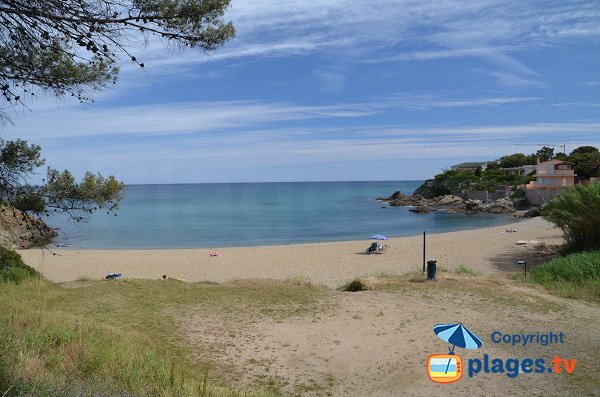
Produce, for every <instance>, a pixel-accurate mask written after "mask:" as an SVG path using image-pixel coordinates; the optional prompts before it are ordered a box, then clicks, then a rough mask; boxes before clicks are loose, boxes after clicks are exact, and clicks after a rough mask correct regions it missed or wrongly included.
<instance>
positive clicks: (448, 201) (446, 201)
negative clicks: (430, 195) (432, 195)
mask: <svg viewBox="0 0 600 397" xmlns="http://www.w3.org/2000/svg"><path fill="white" fill-rule="evenodd" d="M463 202H464V200H463V199H461V198H460V197H458V196H453V195H451V194H449V195H446V196H442V197H441V198H439V199H437V203H438V204H439V205H457V204H462V203H463Z"/></svg>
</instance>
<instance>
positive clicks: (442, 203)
mask: <svg viewBox="0 0 600 397" xmlns="http://www.w3.org/2000/svg"><path fill="white" fill-rule="evenodd" d="M378 200H379V201H381V202H385V203H388V204H389V205H390V206H391V207H408V206H410V207H412V208H409V211H412V212H416V213H418V214H427V213H430V212H432V211H436V210H438V209H446V210H448V211H451V212H488V213H492V214H511V213H515V212H516V209H515V208H514V206H513V203H512V201H511V200H510V199H508V198H500V199H498V200H495V201H492V202H483V201H481V200H465V199H463V198H461V197H459V196H455V195H451V194H448V195H444V196H437V197H433V198H425V197H423V196H420V195H412V196H409V195H407V194H403V193H402V192H400V191H397V192H395V193H394V194H392V195H391V196H390V197H387V198H379V199H378Z"/></svg>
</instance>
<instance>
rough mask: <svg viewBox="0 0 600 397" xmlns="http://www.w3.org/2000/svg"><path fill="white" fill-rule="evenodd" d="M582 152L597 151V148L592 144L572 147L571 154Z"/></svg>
mask: <svg viewBox="0 0 600 397" xmlns="http://www.w3.org/2000/svg"><path fill="white" fill-rule="evenodd" d="M583 153H598V148H596V147H594V146H579V147H578V148H576V149H573V151H572V152H571V155H574V154H583Z"/></svg>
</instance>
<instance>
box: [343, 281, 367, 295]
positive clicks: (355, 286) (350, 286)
mask: <svg viewBox="0 0 600 397" xmlns="http://www.w3.org/2000/svg"><path fill="white" fill-rule="evenodd" d="M340 289H341V290H342V291H346V292H359V291H365V290H367V289H368V288H367V285H366V284H365V283H363V282H362V280H360V279H358V278H357V279H354V280H352V281H350V282H348V283H346V284H344V285H343V286H342V287H341V288H340Z"/></svg>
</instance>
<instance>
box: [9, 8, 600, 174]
mask: <svg viewBox="0 0 600 397" xmlns="http://www.w3.org/2000/svg"><path fill="white" fill-rule="evenodd" d="M226 17H227V19H229V20H232V21H233V23H234V25H235V26H236V28H237V36H236V38H235V39H234V40H232V41H231V42H229V43H228V44H227V45H226V46H225V47H223V48H221V49H219V50H217V51H215V52H213V53H211V54H208V55H207V54H203V53H201V52H194V51H187V52H181V51H178V50H173V49H168V48H167V49H165V48H164V47H163V46H162V43H160V42H152V41H151V42H150V43H149V45H148V46H147V47H145V48H142V47H141V46H140V47H136V46H135V45H132V48H131V51H132V52H133V53H135V54H136V56H137V58H138V60H140V61H141V62H144V63H145V65H146V67H145V68H144V69H140V68H139V67H136V66H135V65H133V64H131V63H128V62H123V64H122V72H121V74H120V76H119V81H118V84H117V85H116V86H115V87H114V88H111V89H108V90H105V91H103V92H100V93H97V94H96V96H95V99H96V101H95V102H94V103H90V104H83V105H82V104H79V103H76V102H71V101H70V100H69V99H59V100H57V99H55V98H53V97H51V96H47V97H41V98H39V99H38V100H36V101H35V102H31V103H29V104H28V105H29V107H30V108H31V111H29V110H27V109H24V108H19V109H13V110H10V111H9V112H8V116H9V117H10V118H11V119H12V120H13V122H14V125H9V124H7V125H5V126H4V127H3V131H2V132H1V134H2V136H3V137H4V138H5V139H10V138H25V139H28V140H30V141H31V142H35V143H38V144H40V145H41V146H42V147H43V150H44V155H45V157H46V159H47V160H48V164H49V165H51V166H53V167H56V168H61V169H63V168H68V169H70V170H72V171H74V173H75V174H76V175H81V174H82V173H83V172H84V171H85V170H94V171H100V172H102V173H103V174H105V175H108V174H114V175H116V176H117V177H118V178H119V179H121V180H124V181H125V182H126V183H183V182H237V181H241V182H246V181H312V180H370V179H379V180H403V179H425V178H429V177H432V176H433V175H434V174H436V173H437V172H439V171H440V170H441V169H443V168H446V167H448V166H449V165H452V164H455V163H457V162H462V161H469V160H486V159H493V158H497V157H499V156H501V155H503V154H508V153H513V152H519V151H521V152H525V153H531V152H534V151H535V150H537V149H538V146H537V145H539V144H553V145H557V148H556V149H557V150H558V149H559V148H558V145H562V144H567V150H572V149H574V148H575V147H577V146H580V145H587V144H591V145H596V146H600V4H599V3H598V2H597V1H596V0H590V1H536V0H528V1H522V0H518V1H510V0H506V1H496V0H477V1H472V0H452V1H450V0H443V1H426V0H396V1H386V0H371V1H358V0H320V1H300V0H295V1H294V0H290V1H285V2H282V1H279V0H233V1H232V6H231V8H230V9H229V10H228V12H227V15H226Z"/></svg>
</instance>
